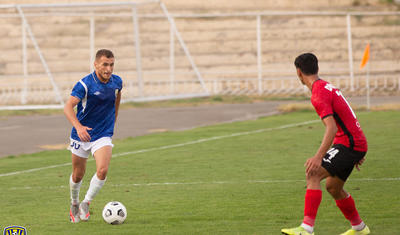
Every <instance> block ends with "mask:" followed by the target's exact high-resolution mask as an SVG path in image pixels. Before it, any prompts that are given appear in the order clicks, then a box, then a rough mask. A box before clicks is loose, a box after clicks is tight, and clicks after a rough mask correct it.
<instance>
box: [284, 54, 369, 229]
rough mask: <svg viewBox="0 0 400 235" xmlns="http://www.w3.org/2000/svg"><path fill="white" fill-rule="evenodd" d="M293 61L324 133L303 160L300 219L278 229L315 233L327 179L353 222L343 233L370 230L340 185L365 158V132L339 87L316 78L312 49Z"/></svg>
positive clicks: (345, 213) (344, 213)
mask: <svg viewBox="0 0 400 235" xmlns="http://www.w3.org/2000/svg"><path fill="white" fill-rule="evenodd" d="M294 64H295V66H296V70H297V75H298V77H299V79H300V81H301V82H302V83H303V84H304V85H306V86H307V87H308V88H309V89H310V90H311V93H312V94H311V103H312V105H313V106H314V108H315V110H316V112H317V113H318V115H319V116H320V117H321V120H322V122H323V124H324V125H325V134H324V137H323V139H322V143H321V145H320V147H319V149H318V150H317V152H316V153H315V155H314V156H313V157H311V158H309V159H307V161H306V163H305V164H304V166H305V167H306V180H307V191H306V195H305V205H304V219H303V223H302V224H301V225H300V226H299V227H296V228H291V229H282V230H281V231H282V233H283V234H288V235H310V234H311V235H313V234H314V222H315V218H316V216H317V211H318V207H319V204H320V203H321V200H322V191H321V181H322V180H323V179H326V189H327V191H328V192H329V193H330V194H331V195H332V197H333V198H334V199H335V201H336V205H337V206H338V207H339V209H340V210H341V211H342V213H343V215H344V217H345V218H346V219H347V220H349V222H350V223H351V226H352V228H351V229H350V230H348V231H346V232H345V233H342V235H364V234H369V233H370V231H369V228H368V227H367V225H366V224H365V223H364V222H363V220H362V219H361V218H360V216H359V214H358V211H357V209H356V206H355V203H354V200H353V198H352V197H351V195H350V194H349V193H348V192H346V191H345V190H344V189H343V186H344V184H345V182H346V180H347V178H348V177H349V175H350V174H351V172H352V170H353V168H354V166H355V167H356V168H357V169H358V170H359V166H360V165H361V164H362V163H363V162H364V156H365V154H366V152H367V148H368V147H367V140H366V138H365V135H364V133H363V131H362V130H361V126H360V124H359V123H358V121H357V117H356V115H355V114H354V112H353V110H352V109H351V107H350V105H349V103H348V102H347V101H346V99H345V98H344V97H343V95H342V93H341V92H340V90H338V89H337V88H335V87H334V86H332V85H331V84H329V83H328V82H326V81H324V80H322V79H320V78H319V76H318V59H317V57H316V56H315V55H313V54H311V53H305V54H301V55H299V56H298V57H297V58H296V60H295V62H294ZM332 144H333V145H332Z"/></svg>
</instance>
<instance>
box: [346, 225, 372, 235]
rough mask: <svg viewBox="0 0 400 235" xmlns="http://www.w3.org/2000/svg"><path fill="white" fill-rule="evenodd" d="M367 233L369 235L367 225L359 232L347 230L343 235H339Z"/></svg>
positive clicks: (363, 234) (362, 234)
mask: <svg viewBox="0 0 400 235" xmlns="http://www.w3.org/2000/svg"><path fill="white" fill-rule="evenodd" d="M369 233H370V231H369V228H368V226H367V225H365V227H364V228H363V229H362V230H360V231H357V230H355V229H349V230H347V231H346V232H344V233H342V234H340V235H366V234H369Z"/></svg>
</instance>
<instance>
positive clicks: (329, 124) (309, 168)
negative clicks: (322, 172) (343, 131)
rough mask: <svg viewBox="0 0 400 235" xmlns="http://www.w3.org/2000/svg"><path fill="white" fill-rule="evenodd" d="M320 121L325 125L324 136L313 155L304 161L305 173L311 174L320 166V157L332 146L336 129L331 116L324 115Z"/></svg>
mask: <svg viewBox="0 0 400 235" xmlns="http://www.w3.org/2000/svg"><path fill="white" fill-rule="evenodd" d="M322 122H323V123H324V125H325V133H324V137H323V139H322V143H321V145H320V147H319V149H318V151H317V153H316V154H315V155H314V157H312V158H309V159H307V161H306V163H305V166H306V174H307V175H308V174H313V173H314V172H315V171H316V170H317V169H318V168H319V167H321V161H322V158H323V157H324V155H325V153H326V152H327V151H328V150H329V148H330V147H331V146H332V143H333V140H334V138H335V135H336V132H337V130H338V129H337V126H336V122H335V119H334V118H333V116H327V117H325V118H324V119H322Z"/></svg>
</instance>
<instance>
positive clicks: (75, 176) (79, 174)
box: [72, 169, 85, 183]
mask: <svg viewBox="0 0 400 235" xmlns="http://www.w3.org/2000/svg"><path fill="white" fill-rule="evenodd" d="M84 175H85V171H84V170H80V169H75V170H74V171H73V173H72V181H74V182H75V183H78V182H81V180H82V179H83V176H84Z"/></svg>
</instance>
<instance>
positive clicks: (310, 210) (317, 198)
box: [303, 189, 322, 227]
mask: <svg viewBox="0 0 400 235" xmlns="http://www.w3.org/2000/svg"><path fill="white" fill-rule="evenodd" d="M321 200H322V191H321V190H319V189H307V191H306V195H305V200H304V201H305V202H304V219H303V223H305V224H307V225H310V226H312V227H313V226H314V223H315V218H316V217H317V212H318V208H319V204H320V203H321Z"/></svg>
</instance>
